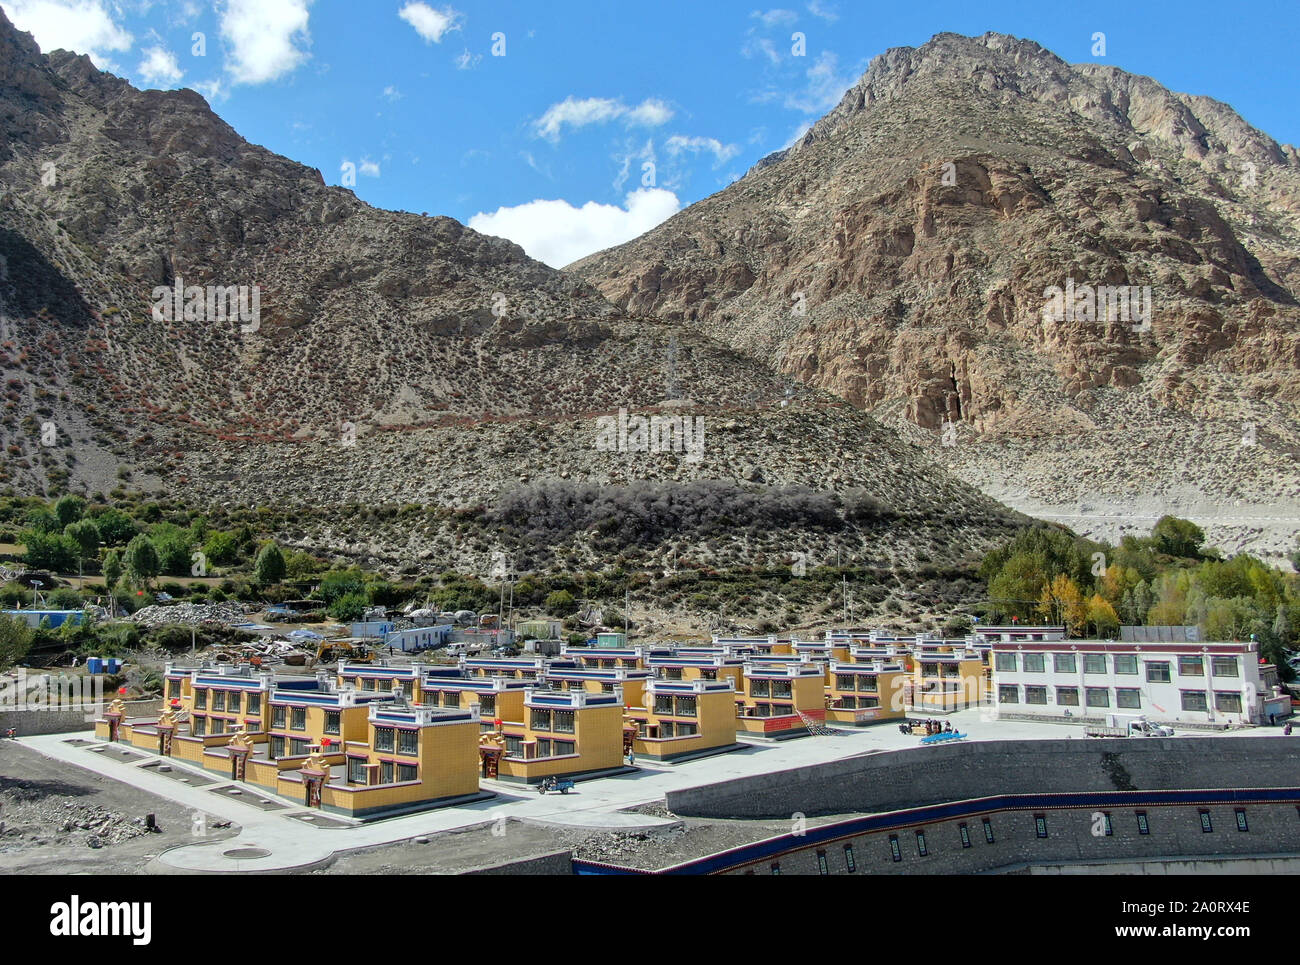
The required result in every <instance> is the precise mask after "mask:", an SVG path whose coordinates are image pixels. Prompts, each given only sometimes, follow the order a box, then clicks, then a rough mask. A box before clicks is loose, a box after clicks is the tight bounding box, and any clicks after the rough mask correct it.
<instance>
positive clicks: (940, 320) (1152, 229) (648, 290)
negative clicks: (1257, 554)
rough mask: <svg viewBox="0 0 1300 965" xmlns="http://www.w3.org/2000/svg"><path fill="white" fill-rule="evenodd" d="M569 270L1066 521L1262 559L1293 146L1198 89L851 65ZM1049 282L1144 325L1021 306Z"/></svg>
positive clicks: (986, 57)
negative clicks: (707, 181)
mask: <svg viewBox="0 0 1300 965" xmlns="http://www.w3.org/2000/svg"><path fill="white" fill-rule="evenodd" d="M568 270H569V271H570V272H571V274H573V275H574V276H575V277H578V278H581V279H583V280H586V281H590V282H592V283H593V284H595V285H596V286H597V287H598V288H599V289H600V290H601V291H602V292H603V293H604V294H606V295H607V296H608V297H609V298H610V299H611V300H613V301H614V302H615V303H617V304H618V305H620V306H622V307H624V308H626V309H627V310H629V311H635V312H646V313H653V314H654V315H656V316H657V317H659V318H662V319H665V320H670V321H685V322H688V323H691V324H694V325H696V326H699V327H701V328H707V330H708V331H709V332H710V333H711V334H714V335H716V336H718V337H720V338H722V339H724V340H725V341H727V342H729V343H730V344H732V345H733V346H735V347H737V348H738V349H741V350H742V351H744V352H746V353H747V354H749V355H750V356H751V357H754V358H756V359H763V360H774V361H773V364H774V366H775V368H776V369H777V371H779V372H781V373H783V374H786V375H790V376H793V377H795V378H798V379H799V380H801V381H802V382H804V383H805V384H808V385H811V386H815V387H818V388H822V389H826V390H829V391H832V392H834V393H836V394H838V395H840V396H841V397H843V398H845V399H847V400H849V401H850V402H852V403H853V404H854V405H855V406H858V407H860V408H862V409H864V410H865V411H868V412H870V413H872V414H874V415H876V416H877V417H879V418H881V419H882V420H884V421H885V422H886V423H888V424H890V425H893V426H894V427H896V428H897V429H898V430H899V431H900V432H901V433H902V434H903V435H904V436H905V437H907V438H909V439H912V440H914V441H917V442H918V444H920V445H922V446H924V447H926V449H927V450H928V451H929V453H930V454H931V456H932V457H933V458H934V460H935V461H936V462H937V463H938V464H940V465H943V466H945V467H947V468H950V469H951V470H952V471H954V472H955V473H956V474H957V475H958V476H959V477H960V478H962V479H964V480H966V481H967V482H970V483H972V484H973V485H976V486H979V487H980V488H982V489H983V490H984V491H986V492H988V493H990V494H992V495H994V496H996V497H998V498H1000V499H1003V500H1005V501H1007V502H1008V503H1010V504H1011V505H1013V506H1015V507H1017V508H1019V509H1023V510H1025V511H1029V512H1033V513H1035V514H1036V515H1044V516H1049V517H1054V518H1059V519H1062V520H1063V521H1065V522H1067V523H1069V524H1070V525H1071V526H1073V527H1075V528H1076V529H1078V530H1080V531H1081V532H1088V533H1093V534H1100V535H1106V536H1109V537H1110V538H1115V537H1116V536H1117V535H1118V534H1119V533H1120V532H1122V531H1124V530H1125V529H1126V528H1130V527H1131V528H1138V529H1145V528H1148V527H1149V526H1150V519H1151V518H1153V517H1155V516H1158V515H1161V514H1163V513H1165V512H1174V513H1177V514H1179V515H1186V516H1191V517H1193V518H1196V519H1198V520H1201V521H1203V522H1204V523H1206V524H1207V525H1208V526H1209V528H1210V531H1211V534H1212V537H1213V539H1215V540H1216V541H1218V542H1220V543H1221V544H1222V545H1225V546H1227V547H1230V548H1238V547H1248V548H1251V549H1254V550H1257V551H1261V552H1264V553H1275V552H1279V551H1281V550H1282V549H1284V548H1286V547H1288V546H1290V545H1291V543H1292V541H1293V539H1294V536H1295V534H1296V532H1297V527H1298V526H1300V522H1298V521H1300V512H1298V511H1297V510H1300V500H1298V499H1297V497H1298V496H1300V477H1298V476H1297V473H1296V468H1295V466H1296V463H1295V457H1296V455H1297V453H1298V452H1300V436H1298V435H1297V430H1296V425H1297V424H1296V419H1295V417H1296V415H1297V403H1300V381H1297V379H1296V374H1297V369H1298V368H1300V338H1298V337H1297V328H1298V321H1300V311H1298V309H1297V301H1296V299H1297V293H1300V158H1298V157H1297V154H1296V151H1295V149H1294V148H1292V147H1289V146H1285V147H1283V146H1279V145H1278V144H1276V143H1274V142H1273V141H1272V140H1271V139H1270V138H1268V137H1267V136H1266V135H1264V134H1261V133H1260V132H1258V131H1256V130H1254V129H1252V128H1251V127H1250V126H1249V125H1248V124H1247V123H1246V122H1245V121H1243V120H1242V119H1241V118H1240V117H1239V116H1237V115H1236V114H1235V113H1234V112H1233V111H1232V110H1231V109H1230V108H1229V107H1227V106H1226V105H1224V104H1221V103H1218V102H1216V101H1213V100H1210V99H1208V98H1204V97H1192V96H1188V95H1184V94H1176V93H1172V92H1170V91H1168V90H1166V89H1165V88H1163V87H1162V86H1160V85H1159V84H1158V83H1156V82H1155V81H1153V80H1151V79H1149V78H1145V77H1138V76H1134V75H1131V74H1127V73H1125V72H1123V71H1121V70H1117V69H1115V68H1112V67H1109V66H1104V65H1098V64H1080V65H1070V64H1067V63H1066V62H1064V61H1063V60H1061V59H1060V58H1058V57H1056V56H1055V55H1054V54H1052V53H1050V52H1049V51H1047V50H1045V49H1043V48H1042V47H1040V46H1038V45H1037V44H1034V43H1032V42H1029V41H1025V40H1018V39H1016V38H1013V37H1009V36H1006V35H1001V34H992V33H990V34H985V35H983V36H981V37H977V38H968V37H962V36H958V35H955V34H940V35H938V36H936V37H935V38H934V39H932V40H931V41H930V42H929V43H927V44H925V45H923V46H922V47H920V48H917V49H912V48H898V49H892V50H890V51H888V52H887V53H885V54H883V55H881V56H879V57H877V58H875V60H873V62H872V64H871V66H870V68H869V69H868V71H867V72H866V74H865V75H864V76H863V77H862V78H861V79H860V80H859V82H858V83H857V84H856V85H855V86H854V87H853V88H851V89H850V90H849V91H848V92H847V93H846V94H845V96H844V98H843V100H842V101H841V103H840V104H839V106H838V107H836V108H835V109H834V110H833V111H832V112H831V113H830V114H828V115H827V116H826V117H824V118H823V119H822V120H820V121H819V122H818V123H817V124H815V125H814V126H813V127H812V129H811V130H809V131H808V133H807V134H806V135H805V136H804V137H803V138H802V139H801V140H800V141H799V142H797V143H796V144H795V145H793V146H792V147H790V148H789V149H787V150H786V151H783V152H780V153H778V154H775V155H772V156H771V157H769V158H766V159H765V160H764V161H762V162H760V163H759V164H758V165H756V166H755V168H754V169H753V170H751V171H750V172H749V173H748V174H747V175H746V176H745V177H744V178H742V179H741V180H740V181H738V182H736V183H734V184H732V185H730V186H728V187H727V188H726V189H725V190H723V191H721V192H719V193H718V194H715V195H713V196H711V197H709V198H706V199H705V200H703V201H700V202H698V203H697V204H694V205H692V206H691V207H689V208H687V209H686V210H684V211H682V212H680V213H679V214H677V215H676V216H674V217H673V218H671V219H669V220H668V221H667V222H665V223H664V224H663V225H661V226H659V227H658V228H656V229H654V230H653V231H650V232H648V233H647V234H645V235H643V236H641V237H640V238H637V239H635V240H633V241H631V242H628V243H627V244H625V245H622V246H620V247H617V248H613V249H610V250H608V251H604V252H600V253H598V254H596V255H592V256H590V257H588V258H586V259H583V260H582V261H580V262H577V263H575V264H574V265H571V266H569V268H568ZM1071 284H1072V285H1073V286H1075V287H1079V288H1081V287H1082V286H1132V287H1133V289H1135V291H1134V292H1133V293H1132V294H1134V295H1135V297H1138V298H1141V297H1142V296H1143V295H1145V294H1146V289H1147V288H1149V299H1150V300H1149V302H1148V303H1146V304H1149V306H1150V308H1151V311H1150V313H1149V319H1147V320H1146V321H1147V323H1146V324H1144V320H1143V319H1142V318H1139V317H1137V314H1136V313H1130V314H1129V316H1128V318H1127V319H1124V318H1123V317H1122V316H1121V314H1120V309H1121V307H1122V305H1121V303H1120V302H1119V301H1116V302H1115V303H1113V304H1112V305H1110V306H1103V309H1106V308H1109V311H1108V312H1107V314H1106V315H1104V316H1103V315H1101V314H1100V310H1099V311H1098V313H1096V314H1094V315H1092V316H1091V317H1088V316H1086V315H1084V314H1083V313H1081V312H1080V313H1075V314H1074V315H1066V317H1064V318H1058V317H1056V315H1055V314H1052V315H1049V317H1047V318H1044V308H1045V306H1047V305H1048V300H1049V297H1050V290H1051V288H1052V286H1056V287H1059V288H1061V289H1065V288H1066V287H1067V286H1069V285H1071ZM1052 307H1059V306H1052ZM946 424H951V428H945V426H946ZM1144 517H1145V518H1144Z"/></svg>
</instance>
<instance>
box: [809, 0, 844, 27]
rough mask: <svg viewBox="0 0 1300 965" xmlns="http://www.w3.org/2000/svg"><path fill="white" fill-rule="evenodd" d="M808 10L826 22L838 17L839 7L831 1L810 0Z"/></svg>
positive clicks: (831, 21)
mask: <svg viewBox="0 0 1300 965" xmlns="http://www.w3.org/2000/svg"><path fill="white" fill-rule="evenodd" d="M808 12H809V13H810V14H812V15H813V16H814V17H820V18H821V19H822V20H825V21H826V22H827V23H834V22H835V21H836V20H839V19H840V14H839V8H837V7H836V6H835V4H833V3H823V2H822V0H812V2H811V3H809V4H808Z"/></svg>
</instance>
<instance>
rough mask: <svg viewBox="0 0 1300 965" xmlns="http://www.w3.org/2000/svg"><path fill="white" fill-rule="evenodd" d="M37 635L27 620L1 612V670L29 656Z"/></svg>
mask: <svg viewBox="0 0 1300 965" xmlns="http://www.w3.org/2000/svg"><path fill="white" fill-rule="evenodd" d="M35 636H36V634H35V632H34V631H33V630H32V628H31V627H29V626H28V625H27V621H25V620H20V619H18V618H16V617H7V616H4V615H3V614H0V672H3V671H5V670H8V669H9V668H10V667H12V666H13V665H14V664H16V663H17V662H18V661H19V660H21V659H23V657H25V656H27V651H28V650H30V649H31V647H32V639H33V638H34V637H35Z"/></svg>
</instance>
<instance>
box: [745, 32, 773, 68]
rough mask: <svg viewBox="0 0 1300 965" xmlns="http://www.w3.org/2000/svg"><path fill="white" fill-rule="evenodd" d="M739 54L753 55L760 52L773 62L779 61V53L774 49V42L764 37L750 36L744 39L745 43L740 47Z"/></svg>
mask: <svg viewBox="0 0 1300 965" xmlns="http://www.w3.org/2000/svg"><path fill="white" fill-rule="evenodd" d="M740 53H741V56H743V57H753V56H754V55H755V54H762V55H763V56H764V57H766V58H767V59H768V60H769V61H771V62H772V63H774V64H779V63H780V62H781V54H780V53H779V52H778V51H777V49H776V44H774V43H772V41H770V40H768V39H767V38H766V37H753V36H751V37H750V38H749V39H748V40H746V41H745V45H744V46H743V47H741V48H740Z"/></svg>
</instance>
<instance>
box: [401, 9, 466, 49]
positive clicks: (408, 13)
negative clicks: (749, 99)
mask: <svg viewBox="0 0 1300 965" xmlns="http://www.w3.org/2000/svg"><path fill="white" fill-rule="evenodd" d="M397 15H398V16H399V17H401V18H402V19H403V20H405V21H406V22H407V23H409V24H410V25H411V26H412V27H414V28H415V32H416V33H418V34H419V35H420V36H421V37H423V38H424V41H425V43H435V44H437V43H442V38H443V35H444V34H447V33H449V32H450V31H452V30H459V29H460V14H459V13H458V12H457V11H455V10H453V9H452V8H451V7H443V8H442V9H441V10H435V9H433V7H431V6H429V5H428V4H427V3H408V4H406V5H405V6H404V7H402V9H400V10H398V11H397Z"/></svg>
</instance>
